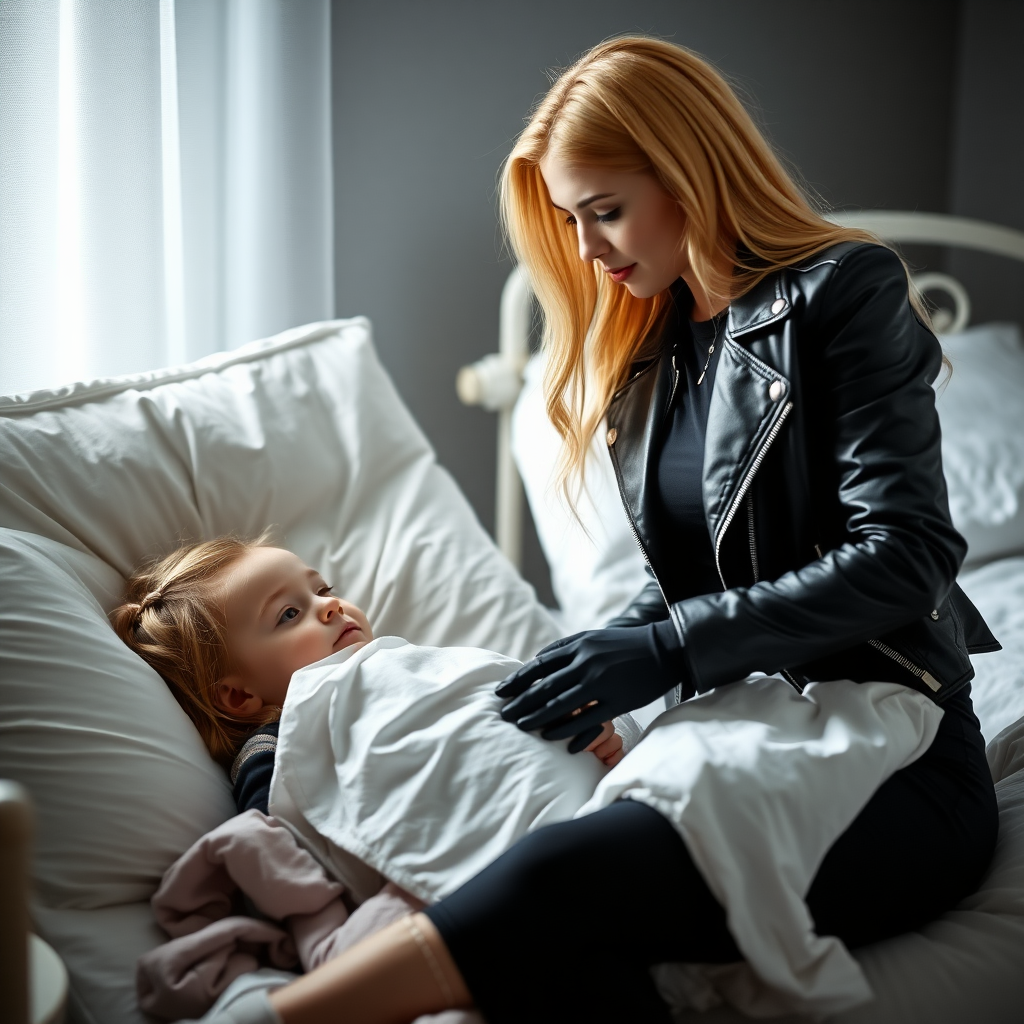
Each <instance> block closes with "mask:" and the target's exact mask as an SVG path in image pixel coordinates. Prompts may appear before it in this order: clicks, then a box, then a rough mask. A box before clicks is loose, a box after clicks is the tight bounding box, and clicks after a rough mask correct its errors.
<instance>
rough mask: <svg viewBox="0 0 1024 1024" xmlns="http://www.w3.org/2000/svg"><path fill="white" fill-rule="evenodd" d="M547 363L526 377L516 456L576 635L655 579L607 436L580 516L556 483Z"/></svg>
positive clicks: (598, 446) (594, 450)
mask: <svg viewBox="0 0 1024 1024" xmlns="http://www.w3.org/2000/svg"><path fill="white" fill-rule="evenodd" d="M543 376H544V358H543V355H542V354H541V353H538V354H537V355H535V356H534V357H533V358H532V359H531V360H530V362H529V363H528V364H527V366H526V369H525V370H524V371H523V381H524V383H523V390H522V391H521V392H520V394H519V398H518V400H517V401H516V404H515V408H514V409H513V411H512V431H511V433H512V457H513V459H514V460H515V463H516V467H517V468H518V470H519V475H520V476H521V477H522V479H523V486H524V487H525V489H526V497H527V500H528V501H529V503H530V512H531V513H532V515H533V521H534V524H535V525H536V527H537V536H538V538H539V540H540V544H541V548H542V549H543V551H544V556H545V558H546V559H547V562H548V566H549V567H550V569H551V589H552V590H553V591H554V592H555V598H556V600H557V601H558V607H559V611H558V620H559V623H560V624H561V626H562V629H563V631H564V632H565V633H566V634H567V635H568V634H571V633H577V632H579V631H580V630H583V629H596V628H598V627H600V626H603V625H604V624H605V622H607V621H608V620H609V619H610V618H613V617H614V616H615V615H618V614H619V612H621V611H622V610H623V609H624V608H625V607H626V606H627V605H628V604H629V603H630V601H632V600H633V598H634V597H636V595H637V594H638V593H639V592H640V591H641V590H642V589H643V588H644V586H645V585H646V584H647V582H648V581H649V579H650V577H649V576H648V575H647V573H646V570H645V568H644V558H643V555H642V554H641V552H640V548H639V546H638V545H637V542H636V539H635V538H634V536H633V531H632V529H631V528H630V525H629V520H628V519H627V518H626V513H625V510H624V509H623V507H622V500H621V499H620V498H619V488H618V484H617V482H616V480H615V471H614V469H613V468H612V462H611V459H610V458H609V456H608V449H607V446H606V445H605V444H604V443H603V438H604V431H603V430H600V431H598V437H596V438H595V439H594V442H593V444H592V445H591V449H590V453H589V455H588V457H587V468H586V487H585V490H584V492H583V493H582V494H581V495H580V499H579V501H578V502H577V506H576V510H577V512H578V513H579V517H580V521H577V520H576V519H575V518H573V515H572V513H571V512H570V510H569V507H568V505H567V504H566V503H565V501H564V500H563V498H562V495H561V491H560V489H559V488H558V486H557V483H556V472H557V468H558V458H559V452H560V450H561V445H562V440H561V438H560V437H559V436H558V433H557V431H556V430H555V428H554V427H553V426H552V425H551V421H550V420H549V419H548V414H547V410H546V408H545V407H544V395H543V388H542V383H543V381H542V378H543Z"/></svg>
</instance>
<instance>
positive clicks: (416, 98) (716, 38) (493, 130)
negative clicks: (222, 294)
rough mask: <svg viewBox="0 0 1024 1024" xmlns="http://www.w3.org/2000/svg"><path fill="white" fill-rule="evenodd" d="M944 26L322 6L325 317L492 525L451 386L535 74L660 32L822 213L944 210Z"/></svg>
mask: <svg viewBox="0 0 1024 1024" xmlns="http://www.w3.org/2000/svg"><path fill="white" fill-rule="evenodd" d="M959 17H960V9H959V5H958V4H957V3H956V2H955V0H879V2H875V0H830V2H828V3H822V2H821V0H774V2H772V3H766V2H763V0H675V2H670V0H660V2H658V0H631V2H630V3H629V4H623V3H621V0H618V2H611V0H587V2H570V0H503V2H502V3H497V2H486V3H485V2H479V0H430V2H423V0H374V2H372V3H367V2H365V0H361V2H358V3H357V2H352V0H335V2H334V5H333V8H332V33H333V59H334V83H333V110H334V114H333V116H334V130H335V152H334V167H335V182H336V193H335V211H336V213H335V216H336V229H337V235H336V272H337V287H336V295H337V310H338V315H339V316H348V315H353V314H356V313H365V314H367V315H368V316H369V317H370V318H371V319H372V320H373V323H374V328H375V334H376V341H377V346H378V349H379V351H380V354H381V357H382V359H383V361H384V363H385V365H386V366H387V368H388V370H389V371H390V372H391V374H392V376H393V377H394V379H395V382H396V384H397V385H398V388H399V390H400V391H401V393H402V395H403V397H404V398H405V400H406V401H407V402H408V404H409V406H410V407H411V409H412V411H413V413H414V415H415V416H416V418H417V419H418V421H419V422H420V424H421V425H422V426H423V428H424V430H425V431H426V433H427V434H428V436H429V437H430V440H431V441H432V442H433V444H434V446H435V447H436V449H437V452H438V456H439V458H440V460H441V462H442V463H443V464H444V465H446V466H447V467H448V468H449V469H450V470H451V471H452V473H453V474H454V475H455V477H456V479H457V480H458V482H459V484H460V485H461V487H462V489H463V490H464V491H465V493H466V494H467V495H468V497H469V499H470V501H471V502H472V503H473V505H474V507H475V508H476V510H477V513H478V515H479V516H480V518H481V520H482V521H483V522H484V523H485V524H486V525H487V526H488V527H490V526H491V525H492V523H493V515H494V496H493V491H494V446H495V423H494V417H493V416H491V415H489V414H487V413H484V412H481V411H479V410H476V409H467V408H465V407H463V406H462V405H460V404H459V402H458V400H457V398H456V396H455V391H454V386H453V382H454V379H455V373H456V371H457V370H458V368H459V367H460V366H462V365H463V364H464V363H467V362H470V361H472V360H473V359H475V358H478V357H479V356H481V355H483V354H484V353H486V352H489V351H493V350H494V349H495V347H496V342H497V309H498V296H499V294H500V291H501V286H502V283H503V281H504V279H505V276H506V274H507V273H508V270H509V263H508V262H507V260H506V258H505V256H504V254H503V251H502V245H501V237H500V232H499V230H498V227H497V222H496V216H495V179H496V175H497V172H498V168H499V166H500V163H501V161H502V159H503V158H504V157H505V155H506V154H507V153H508V151H509V148H510V146H511V141H512V139H513V138H514V137H515V135H516V133H517V132H518V131H519V130H520V128H521V127H522V124H523V118H524V117H525V116H526V115H527V113H528V112H529V109H530V107H531V105H532V104H533V102H534V101H535V100H536V99H537V98H538V97H539V95H540V94H542V93H543V91H544V89H545V88H546V85H547V78H546V76H545V69H547V68H551V67H557V66H560V65H565V64H566V63H568V62H570V61H571V60H572V59H573V58H574V57H576V56H577V55H578V54H579V53H580V52H581V51H583V50H584V49H586V48H587V47H589V46H591V45H593V44H594V43H597V42H599V41H600V40H601V39H603V38H605V37H607V36H609V35H613V34H617V33H622V32H631V31H638V32H651V33H656V34H659V35H663V36H666V37H668V38H671V39H673V40H675V41H677V42H679V43H682V44H684V45H686V46H689V47H691V48H693V49H696V50H697V51H699V52H700V53H702V54H704V55H705V56H707V57H709V58H711V59H712V60H713V61H714V62H715V63H716V64H717V65H718V66H719V68H720V69H721V70H723V71H724V72H725V73H726V74H727V75H729V76H730V77H731V78H732V80H733V81H734V82H737V83H738V84H739V85H740V86H741V88H742V90H743V92H744V93H745V94H746V95H747V96H748V97H749V99H750V102H751V103H752V105H753V106H754V108H755V112H756V114H757V116H758V117H759V119H760V120H761V122H762V123H763V125H764V126H765V128H766V130H767V132H768V134H769V136H770V137H771V138H772V139H773V141H774V143H775V144H776V146H777V147H778V148H779V149H780V150H781V151H782V153H783V155H784V156H785V157H786V158H787V159H788V160H789V161H790V163H791V164H792V165H793V166H795V167H796V168H798V169H799V171H800V172H801V174H802V175H803V177H804V179H805V180H806V182H807V183H808V184H809V185H810V187H812V188H813V189H815V190H817V191H818V192H819V193H820V194H821V195H822V196H823V197H824V198H825V199H826V200H827V201H828V202H830V203H832V204H834V205H837V206H855V207H864V208H874V207H889V208H891V209H921V210H940V211H941V210H945V209H946V207H947V201H948V197H949V195H950V193H951V189H953V188H954V186H953V185H952V183H951V180H950V177H949V166H950V160H949V154H950V150H951V146H952V145H953V142H952V136H951V126H952V122H953V118H952V109H953V103H954V86H955V74H954V71H955V67H956V58H957V53H958V50H957V28H958V23H959ZM1018 54H1020V51H1019V50H1018ZM1013 63H1014V65H1015V66H1018V67H1019V65H1020V61H1019V60H1015V62H1013ZM958 181H959V179H958ZM965 188H967V190H968V191H969V190H970V189H969V187H968V186H965ZM541 565H542V563H541V562H540V561H539V559H538V554H537V551H536V546H535V541H532V540H531V542H530V546H529V549H528V559H527V566H526V571H527V576H528V578H531V579H532V580H533V581H534V582H535V583H538V584H541V589H542V592H543V591H546V582H545V580H544V572H543V569H542V568H541Z"/></svg>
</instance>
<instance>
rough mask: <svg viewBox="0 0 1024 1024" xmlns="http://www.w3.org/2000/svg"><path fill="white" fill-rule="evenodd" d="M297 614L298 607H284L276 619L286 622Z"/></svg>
mask: <svg viewBox="0 0 1024 1024" xmlns="http://www.w3.org/2000/svg"><path fill="white" fill-rule="evenodd" d="M298 614H299V609H298V608H294V607H290V608H285V610H284V611H283V612H281V618H279V619H278V620H277V621H278V622H288V621H289V620H291V619H294V618H295V616H296V615H298Z"/></svg>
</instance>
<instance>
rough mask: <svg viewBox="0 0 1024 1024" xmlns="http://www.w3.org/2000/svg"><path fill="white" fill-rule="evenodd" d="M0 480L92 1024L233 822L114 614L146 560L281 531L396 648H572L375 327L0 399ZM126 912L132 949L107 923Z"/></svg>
mask: <svg viewBox="0 0 1024 1024" xmlns="http://www.w3.org/2000/svg"><path fill="white" fill-rule="evenodd" d="M0 465H2V466H3V475H2V478H0V578H2V579H3V586H2V587H0V640H2V642H0V776H4V777H9V778H14V779H16V780H18V781H20V782H21V783H22V784H24V785H25V786H26V787H27V788H28V790H29V792H30V793H31V794H32V797H33V799H34V802H35V805H36V811H37V817H38V831H39V841H38V843H37V855H36V858H35V861H34V873H35V885H36V896H37V906H38V908H39V909H38V912H37V925H38V927H40V929H41V930H42V932H43V933H44V936H45V937H47V938H49V939H50V940H51V941H52V943H53V945H54V946H55V948H56V949H57V950H58V952H59V953H60V954H61V955H62V956H63V957H64V959H65V962H66V963H67V965H68V968H69V972H70V975H71V983H72V988H73V990H74V992H75V1005H76V1006H77V1007H78V1008H79V1014H78V1016H79V1017H80V1018H81V1019H84V1020H89V1019H95V1020H96V1021H97V1022H99V1021H103V1022H104V1024H115V1022H120V1021H122V1020H124V1021H127V1020H134V1019H136V1018H134V1017H132V1016H131V1013H133V1012H134V1011H130V1010H125V1014H124V1015H122V1014H121V1010H123V1009H124V1008H125V1007H129V1008H130V1007H131V1006H133V1002H132V997H131V988H132V969H133V961H134V956H135V955H137V953H140V952H142V951H143V950H142V949H141V948H138V946H137V943H139V942H142V941H146V942H151V941H153V933H152V930H151V929H148V926H143V927H142V928H141V930H140V928H139V927H138V925H139V924H140V922H144V921H146V920H148V918H146V916H145V915H146V914H148V908H147V909H146V910H145V912H143V911H142V910H140V909H139V908H140V907H145V906H146V905H145V904H144V903H142V904H140V903H139V902H138V901H142V900H145V899H147V898H148V897H149V895H150V894H151V893H152V891H153V889H154V888H155V886H156V884H157V883H158V881H159V878H160V876H161V874H162V872H163V871H164V870H165V869H166V868H167V866H168V865H169V864H170V863H171V861H172V860H174V859H175V858H176V857H177V856H178V855H179V854H180V853H182V852H183V851H184V849H185V848H186V847H187V846H188V845H189V844H190V843H191V842H192V841H193V840H194V839H195V838H197V837H198V836H199V835H201V834H202V833H203V832H205V831H207V830H208V829H210V828H212V827H214V826H215V825H216V824H218V823H219V822H220V821H221V820H223V819H224V818H225V817H227V816H228V815H229V814H231V813H232V812H233V809H234V808H233V804H232V802H231V798H230V790H229V787H228V784H227V781H226V779H225V777H224V774H223V772H222V771H221V770H220V769H219V768H218V767H217V766H216V765H214V764H213V762H212V761H211V760H210V758H209V756H208V755H207V753H206V751H205V749H204V748H203V746H202V744H201V742H200V741H199V738H198V736H197V734H196V733H195V731H194V730H193V728H192V726H191V723H189V722H188V720H187V719H186V718H185V716H184V714H183V713H182V712H181V711H180V709H179V708H178V706H177V704H176V703H175V701H174V699H173V698H172V697H171V695H170V693H169V692H168V691H167V690H166V688H165V687H164V686H163V684H162V682H161V681H160V679H159V677H157V676H156V675H155V673H153V672H152V671H151V670H150V669H149V668H148V667H147V666H146V665H145V664H144V663H143V662H142V661H141V660H140V659H138V658H137V657H136V656H135V655H134V654H132V653H131V652H130V651H128V650H127V648H125V647H124V646H123V645H122V644H121V643H120V641H119V640H118V639H117V638H116V636H115V635H114V633H113V631H112V630H111V628H110V626H109V624H108V623H107V621H106V618H105V613H106V611H108V610H109V609H110V608H111V607H112V606H113V605H114V604H115V603H117V601H118V600H119V598H120V592H121V587H122V585H123V575H124V574H125V573H127V572H128V571H130V569H131V568H132V567H133V566H135V565H136V564H137V563H138V562H139V561H140V560H141V559H142V558H145V557H149V556H153V555H158V554H161V553H163V552H166V551H168V550H170V549H171V548H173V547H174V546H175V545H176V544H177V542H178V540H179V538H181V537H190V538H194V539H203V538H207V537H213V536H216V535H219V534H221V533H225V532H228V531H237V532H239V533H243V534H255V533H258V532H259V531H261V530H262V529H263V528H264V527H266V526H268V525H271V524H275V525H277V526H278V527H279V530H280V534H281V541H282V543H284V544H285V545H287V546H288V547H291V548H293V549H294V550H295V551H296V552H297V553H298V554H300V555H301V556H302V557H303V558H305V559H307V560H308V561H309V562H310V563H311V564H313V565H315V566H317V567H318V568H320V569H321V571H323V572H324V573H325V574H326V575H327V577H328V581H329V582H331V583H335V584H337V585H338V588H339V591H340V592H341V593H344V594H345V595H347V596H348V597H350V598H351V599H352V600H354V601H355V602H356V603H357V604H360V605H361V606H362V607H363V608H364V609H366V611H367V613H368V615H369V618H370V621H371V622H372V623H373V626H374V629H375V631H376V632H377V633H378V635H383V634H387V633H392V634H397V635H400V636H404V637H406V638H407V639H409V640H410V641H413V642H417V643H425V644H431V645H436V646H445V645H459V646H475V647H485V648H493V649H495V650H498V651H500V652H502V653H505V654H509V655H511V656H513V657H516V658H519V659H524V658H527V657H529V656H530V655H532V654H533V653H534V652H535V651H536V650H537V649H538V648H539V647H541V646H543V645H544V644H546V643H549V642H550V641H551V640H552V639H554V638H555V637H556V636H557V635H558V630H557V628H556V626H555V625H554V623H553V621H552V620H551V618H550V617H549V616H548V614H547V613H546V611H545V610H544V609H543V608H542V607H541V606H540V605H539V603H538V602H537V601H536V598H535V595H534V594H533V591H532V589H531V588H530V587H529V586H527V584H525V583H524V582H523V581H522V579H521V578H520V577H519V576H518V575H517V574H516V573H515V571H514V570H513V569H512V567H511V566H510V565H509V564H508V562H507V561H506V560H505V559H504V558H503V557H502V556H501V554H500V553H499V552H498V551H497V549H496V548H495V547H494V545H493V543H492V542H491V540H490V538H489V537H488V536H487V534H486V533H485V531H484V530H483V528H482V527H481V526H480V524H479V522H478V521H477V519H476V517H475V516H474V514H473V512H472V510H471V509H470V507H469V505H468V503H467V502H466V500H465V498H464V497H463V496H462V494H461V492H459V490H458V488H457V487H456V486H455V484H454V482H453V481H452V480H451V478H450V477H449V475H448V474H447V473H446V472H445V471H444V470H443V469H441V468H440V467H439V466H438V465H437V463H436V461H435V458H434V454H433V452H432V450H431V448H430V446H429V444H428V443H427V442H426V440H425V438H424V437H423V435H422V433H421V432H420V430H419V428H418V427H417V426H416V424H415V422H414V421H413V420H412V417H411V416H410V414H409V412H408V410H407V409H406V408H405V406H404V405H403V404H402V402H401V400H400V399H399V397H398V395H397V392H396V391H395V389H394V387H393V385H392V384H391V382H390V380H389V379H388V377H387V375H386V374H385V372H384V371H383V369H382V368H381V366H380V364H379V362H378V361H377V358H376V355H375V353H374V351H373V346H372V343H371V340H370V330H369V324H368V323H367V322H366V321H365V320H363V319H357V320H349V321H337V322H332V323H326V324H319V325H312V326H311V327H307V328H300V329H297V330H294V331H290V332H286V333H285V334H284V335H280V336H278V337H277V338H275V339H271V340H269V341H267V342H259V343H254V344H253V345H250V346H247V347H246V348H243V349H240V350H236V351H234V352H232V353H228V354H222V355H218V356H214V357H210V358H208V359H205V360H203V361H201V362H200V363H197V364H194V365H192V366H189V367H184V368H181V369H178V370H168V371H158V372H155V373H149V374H144V375H140V376H137V377H131V378H122V379H118V380H112V381H98V382H93V383H91V384H78V385H73V386H71V387H68V388H64V389H62V390H60V391H57V392H36V393H34V394H31V395H27V396H21V397H17V398H0ZM131 906H134V907H135V908H136V909H135V910H131V911H129V910H127V909H126V910H125V915H127V916H124V915H122V916H121V917H124V920H125V921H129V922H134V924H133V929H134V931H133V933H132V934H133V936H135V937H134V938H132V939H131V941H128V942H126V941H124V936H119V935H117V934H115V933H113V932H111V931H110V928H111V922H116V921H119V920H121V917H119V916H118V915H116V914H114V915H113V916H112V915H111V914H110V913H106V912H101V911H105V910H106V908H112V907H125V908H128V907H131ZM140 913H141V914H142V917H141V918H140V917H139V914H140ZM91 922H96V923H95V925H93V924H92V923H91ZM115 931H116V929H115ZM147 936H148V938H147ZM86 937H87V938H86ZM108 947H109V948H108ZM126 951H127V953H128V954H130V958H129V959H127V960H126V959H125V956H126ZM97 965H101V966H102V970H101V969H100V968H99V967H97ZM118 965H119V966H118ZM115 975H116V977H117V978H119V979H120V980H119V986H114V987H113V988H112V984H113V983H112V981H111V977H112V976H115ZM101 992H106V993H107V994H108V996H109V998H108V996H104V997H103V998H104V999H105V1000H107V1001H106V1002H104V1003H103V1005H102V1006H99V1005H97V1004H96V1003H95V999H96V998H99V996H98V993H101ZM118 1008H120V1009H118Z"/></svg>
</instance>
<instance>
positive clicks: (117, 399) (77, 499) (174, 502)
mask: <svg viewBox="0 0 1024 1024" xmlns="http://www.w3.org/2000/svg"><path fill="white" fill-rule="evenodd" d="M0 462H2V464H3V467H4V471H3V478H2V481H0V527H7V528H9V529H15V530H22V531H25V532H28V533H35V534H39V535H40V536H44V537H47V538H50V539H52V540H57V541H60V542H61V543H64V544H67V545H69V546H71V547H74V548H78V549H79V550H82V551H88V552H91V553H92V554H95V555H97V556H98V557H99V558H100V559H102V560H103V561H104V562H106V563H107V564H108V565H109V566H111V567H112V568H114V569H116V570H117V571H118V572H119V573H121V574H122V575H125V574H127V573H128V572H129V571H131V569H132V568H133V567H134V566H136V565H137V564H138V563H139V561H140V560H141V559H143V558H146V557H152V556H154V555H159V554H162V553H165V552H167V551H169V550H170V549H172V548H173V547H174V546H175V545H176V544H177V543H178V540H179V538H182V537H189V538H192V539H196V540H199V539H204V538H207V537H214V536H218V535H220V534H223V533H226V532H229V531H237V532H240V533H243V534H256V533H258V532H260V531H261V530H262V529H263V528H264V527H266V526H268V525H275V526H277V527H278V528H279V532H280V538H281V543H283V544H284V545H285V546H287V547H289V548H291V549H292V550H294V551H295V552H297V553H298V554H299V555H300V556H301V557H303V558H305V559H306V560H307V561H309V563H310V564H311V565H314V566H316V567H317V568H320V569H321V570H322V571H324V572H325V573H326V574H327V576H328V582H329V583H333V584H335V585H336V586H337V588H338V590H339V592H340V593H343V594H345V595H346V596H347V597H348V598H350V599H351V600H353V601H355V602H356V603H357V604H359V605H360V606H361V607H362V608H363V609H364V610H365V611H366V612H367V614H368V616H369V618H370V622H371V623H372V625H373V628H374V630H375V631H376V632H377V633H378V634H385V633H394V634H397V635H400V636H403V637H405V639H407V640H409V641H411V642H413V643H424V644H431V645H434V646H445V645H447V644H459V645H463V646H477V647H490V648H493V649H495V650H498V651H500V652H501V653H503V654H508V655H511V656H512V657H515V658H520V659H523V658H528V657H529V656H530V655H532V654H533V653H534V652H535V651H536V650H537V648H538V647H540V646H543V645H544V644H545V643H548V642H549V641H550V639H551V638H553V637H554V636H555V635H556V633H557V630H556V627H555V626H554V624H553V622H552V620H551V619H550V618H549V616H548V615H547V613H546V612H545V611H544V609H543V608H542V607H541V606H540V605H539V604H538V603H537V601H536V599H535V596H534V593H533V590H532V589H531V588H530V587H529V586H528V585H527V584H526V583H525V582H524V581H523V580H522V579H521V578H520V577H519V576H518V575H517V574H516V573H515V571H514V570H513V569H512V568H511V566H510V565H509V564H508V562H507V561H506V560H505V559H504V558H503V557H502V556H501V555H500V554H499V552H498V551H497V549H496V548H495V547H494V545H493V543H492V542H491V540H490V538H489V537H488V536H487V534H486V533H485V531H484V530H483V528H482V527H481V526H480V523H479V521H478V520H477V518H476V516H475V515H474V514H473V511H472V509H471V508H470V507H469V504H468V502H467V501H466V500H465V498H464V497H463V495H462V493H461V492H460V491H459V490H458V488H457V486H456V485H455V483H454V481H453V480H452V479H451V477H450V476H449V475H448V473H447V472H445V470H443V469H442V468H441V467H440V466H438V465H437V462H436V460H435V457H434V453H433V451H432V449H431V448H430V445H429V444H428V442H427V440H426V438H425V437H424V436H423V434H422V432H421V431H420V429H419V427H418V426H417V425H416V423H415V421H414V420H413V418H412V416H411V415H410V413H409V411H408V410H407V409H406V407H405V405H404V404H403V403H402V400H401V399H400V398H399V396H398V393H397V392H396V390H395V388H394V385H393V384H392V383H391V381H390V379H389V378H388V376H387V374H386V373H385V372H384V370H383V368H382V367H381V365H380V363H379V362H378V360H377V356H376V354H375V352H374V349H373V345H372V342H371V339H370V325H369V322H368V321H367V320H365V319H364V318H361V317H360V318H355V319H352V320H338V321H331V322H327V323H322V324H312V325H310V326H308V327H302V328H296V329H295V330H292V331H286V332H284V333H283V334H280V335H278V336H277V337H275V338H271V339H270V340H268V341H263V342H254V343H253V344H251V345H248V346H246V347H244V348H241V349H236V350H235V351H233V352H229V353H222V354H219V355H215V356H210V357H208V358H206V359H203V360H200V361H199V362H197V363H194V364H192V365H191V366H186V367H183V368H179V369H174V370H163V371H156V372H153V373H147V374H141V375H138V376H134V377H123V378H118V379H116V380H112V381H96V382H92V383H89V384H74V385H71V386H70V387H67V388H63V389H61V390H59V391H56V392H49V391H41V392H35V393H33V394H30V395H27V396H19V397H15V398H0Z"/></svg>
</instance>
